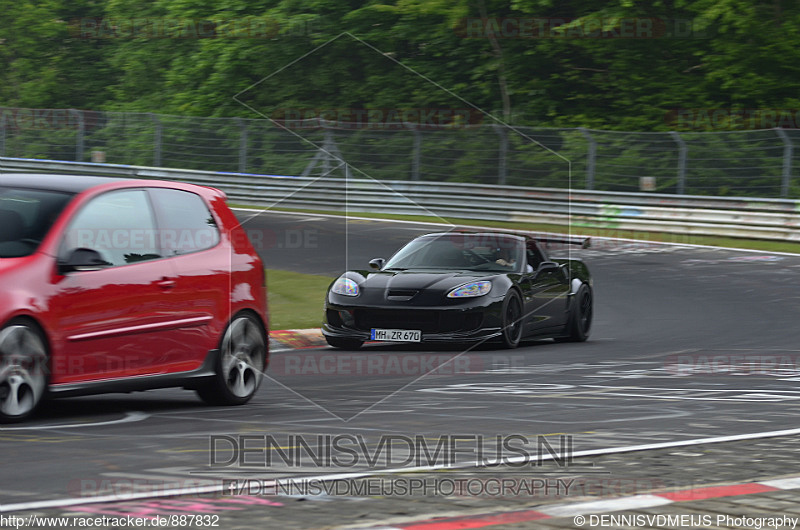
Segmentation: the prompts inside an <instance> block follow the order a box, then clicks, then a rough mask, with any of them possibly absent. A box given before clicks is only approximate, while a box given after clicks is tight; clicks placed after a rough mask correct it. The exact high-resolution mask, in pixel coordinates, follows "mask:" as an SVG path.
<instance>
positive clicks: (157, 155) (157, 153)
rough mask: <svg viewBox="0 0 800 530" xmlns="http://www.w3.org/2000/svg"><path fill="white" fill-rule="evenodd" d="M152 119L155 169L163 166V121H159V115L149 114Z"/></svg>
mask: <svg viewBox="0 0 800 530" xmlns="http://www.w3.org/2000/svg"><path fill="white" fill-rule="evenodd" d="M149 116H150V119H151V120H153V126H154V127H155V130H154V131H153V165H154V166H155V167H159V166H161V120H159V119H158V115H157V114H152V113H149Z"/></svg>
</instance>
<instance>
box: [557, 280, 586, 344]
mask: <svg viewBox="0 0 800 530" xmlns="http://www.w3.org/2000/svg"><path fill="white" fill-rule="evenodd" d="M571 304H572V307H570V311H569V318H568V319H567V324H566V325H565V326H564V336H563V337H561V338H560V342H584V341H585V340H586V339H588V338H589V333H590V332H591V330H592V314H593V313H594V300H593V298H592V290H591V289H590V288H589V286H588V285H586V284H585V283H584V284H582V285H581V286H580V287H579V288H578V292H577V293H575V295H574V296H573V297H572V300H571Z"/></svg>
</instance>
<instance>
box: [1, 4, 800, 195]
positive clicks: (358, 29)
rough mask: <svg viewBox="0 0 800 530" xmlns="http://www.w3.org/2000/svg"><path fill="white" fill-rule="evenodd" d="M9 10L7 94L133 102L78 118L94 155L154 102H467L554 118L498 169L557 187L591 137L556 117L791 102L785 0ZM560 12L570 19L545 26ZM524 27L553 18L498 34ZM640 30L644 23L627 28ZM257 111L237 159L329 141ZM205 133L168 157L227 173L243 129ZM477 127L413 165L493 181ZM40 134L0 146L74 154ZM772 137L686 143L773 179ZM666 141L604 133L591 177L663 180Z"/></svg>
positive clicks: (635, 116)
mask: <svg viewBox="0 0 800 530" xmlns="http://www.w3.org/2000/svg"><path fill="white" fill-rule="evenodd" d="M0 9H2V13H3V15H2V18H3V24H0V61H2V64H3V68H2V69H0V106H4V107H33V108H81V109H95V110H105V111H126V112H136V113H142V114H137V115H135V116H132V117H130V118H122V117H120V116H118V115H115V116H116V117H113V119H112V120H111V122H113V123H111V125H112V127H111V128H109V129H107V130H105V131H100V130H97V131H87V136H93V138H91V140H92V142H93V143H92V144H91V146H92V148H93V149H106V150H107V151H108V152H109V153H112V155H111V156H117V157H118V156H119V153H120V152H124V153H125V156H126V159H125V162H129V163H131V162H132V163H146V164H152V163H153V162H154V157H155V156H156V155H155V153H154V149H153V142H154V135H155V126H154V124H153V122H152V119H151V118H150V117H148V116H146V114H145V113H159V114H168V115H175V116H207V117H241V118H247V119H257V118H264V117H270V118H272V117H280V116H282V115H283V114H285V113H286V112H288V111H293V110H294V111H299V110H302V111H305V112H312V113H313V111H314V109H317V110H322V109H390V108H392V109H398V108H401V109H402V108H423V109H431V108H439V109H470V111H471V112H473V113H474V114H475V116H480V118H481V120H480V121H482V122H483V123H484V124H492V123H496V122H497V121H499V120H502V121H506V122H510V123H512V124H513V125H518V126H528V127H533V128H536V129H537V130H539V129H542V130H543V128H549V129H548V131H549V132H543V133H542V134H543V135H544V136H543V138H544V137H547V138H546V140H545V141H543V140H542V139H536V138H525V137H524V136H520V135H517V134H513V133H512V134H510V135H509V144H508V146H507V149H508V154H509V163H508V167H507V175H506V177H507V182H508V183H509V184H515V183H516V184H530V185H541V186H559V185H563V182H565V180H566V179H567V178H568V177H569V174H568V170H567V168H568V165H567V164H566V163H565V162H564V158H567V159H569V160H571V161H573V165H572V170H573V173H574V174H575V175H581V177H580V178H583V174H584V173H583V168H584V167H585V165H584V163H585V156H586V155H585V153H586V142H585V138H583V136H582V135H581V134H580V133H577V132H575V131H573V132H566V131H562V132H559V130H562V129H566V128H572V127H585V128H589V129H598V130H599V129H603V130H611V131H643V132H644V131H646V132H666V131H669V130H672V129H674V128H675V127H676V124H675V123H674V121H672V120H671V118H670V117H674V115H675V114H674V109H680V108H684V109H715V108H721V109H798V108H800V95H798V94H800V91H798V80H800V63H798V61H797V56H798V52H797V50H798V49H800V9H798V5H797V2H796V0H769V1H766V0H675V1H673V2H662V1H660V0H658V1H647V2H634V1H632V0H615V1H612V2H604V1H600V0H578V1H575V2H568V3H566V2H556V1H554V0H344V1H336V0H216V1H212V2H208V1H207V0H151V1H149V2H142V1H140V0H41V1H36V2H34V1H32V0H17V1H13V2H12V1H10V0H0ZM551 20H560V21H561V22H558V23H552V24H551V25H552V27H550V26H548V24H549V23H546V22H544V21H551ZM526 22H527V23H528V24H530V25H531V26H532V27H537V24H545V26H543V27H544V28H545V29H544V30H542V31H541V32H540V33H538V34H536V35H531V34H529V35H527V36H525V35H514V34H509V33H504V32H505V31H507V30H508V28H509V27H510V28H511V29H513V28H514V26H515V25H516V26H520V25H521V24H523V23H526ZM209 24H210V25H209ZM504 24H505V25H504ZM508 24H510V26H508ZM558 24H561V25H559V26H558V27H556V26H557V25H558ZM631 24H632V25H633V26H635V27H637V28H640V27H641V28H645V29H646V28H648V27H649V28H650V30H651V31H649V32H647V31H644V32H641V33H637V34H636V35H635V37H636V38H630V37H629V36H623V35H622V29H623V27H627V26H626V25H631ZM137 25H138V26H137ZM136 27H139V28H140V30H141V31H139V32H138V33H137V32H136V31H134V29H135V28H136ZM203 28H211V29H210V33H208V32H206V33H204V32H203ZM470 28H472V30H471V29H470ZM475 28H478V31H473V30H474V29H475ZM591 29H595V30H597V31H595V33H587V32H589V30H591ZM490 30H493V31H494V32H495V33H492V31H490ZM243 103H244V104H243ZM477 109H480V110H477ZM176 120H177V118H176ZM248 123H249V125H248V127H250V129H251V130H252V132H251V134H250V136H249V139H248V142H249V144H248V147H249V149H248V153H247V159H246V160H245V161H244V162H245V163H244V165H245V167H246V168H247V170H248V171H264V172H270V173H279V174H297V173H299V172H301V171H302V170H303V168H304V167H305V165H306V163H307V157H305V154H307V153H309V152H313V149H314V148H313V146H312V145H311V144H308V143H307V142H304V141H303V139H304V138H305V139H310V140H313V141H314V142H317V143H318V142H321V139H322V133H321V132H320V131H319V130H292V131H282V130H280V129H278V128H275V127H272V126H270V125H266V126H265V125H263V124H258V123H255V122H249V121H248ZM198 127H199V129H198V130H197V131H195V132H194V133H191V132H189V133H187V132H185V131H183V130H179V129H177V128H176V129H175V130H174V133H172V135H171V136H170V138H171V143H172V144H173V145H171V146H170V149H171V151H170V150H168V151H169V152H165V153H164V157H163V159H162V163H163V164H164V165H169V166H175V167H178V166H180V165H181V164H188V165H189V166H190V165H191V164H190V163H187V162H186V160H187V159H191V158H192V156H191V153H189V152H187V151H186V149H188V148H189V146H194V147H197V146H198V145H199V146H200V147H201V148H202V149H203V150H204V152H206V153H211V154H215V156H218V163H213V164H211V165H210V166H208V167H205V169H217V168H219V169H224V170H235V169H236V168H237V167H238V166H239V158H238V157H239V153H238V149H239V143H238V142H239V139H240V130H239V128H238V126H236V125H234V124H222V122H220V124H216V123H214V122H208V123H206V122H203V125H202V126H200V125H198ZM262 129H263V130H262ZM266 129H270V130H266ZM169 130H170V129H169V124H166V125H165V129H164V133H165V134H167V133H168V132H169ZM709 130H714V124H712V123H710V122H708V123H699V122H698V123H696V124H694V125H693V126H692V127H690V128H689V130H683V131H682V132H686V133H696V132H703V131H709ZM258 131H261V133H263V134H256V132H258ZM477 131H478V129H458V130H455V129H454V130H453V131H451V133H452V134H449V135H448V137H447V138H444V137H443V135H441V136H435V135H430V134H427V133H423V134H424V135H425V142H424V143H423V145H422V151H421V153H420V154H421V160H422V165H421V167H420V178H423V179H441V180H468V181H474V182H494V181H495V180H494V179H495V178H496V177H497V176H498V175H497V173H498V168H497V163H496V162H497V159H498V157H499V154H498V149H499V138H498V135H497V134H495V132H494V131H493V130H492V129H489V128H484V129H481V130H480V132H477ZM41 134H43V133H41V131H40V132H37V131H24V134H22V133H20V134H16V135H15V136H14V137H13V138H11V137H9V138H8V140H7V142H6V145H5V147H4V148H5V151H6V153H7V154H13V153H23V154H24V156H47V157H57V156H64V157H65V158H73V156H74V149H73V150H72V154H71V155H69V156H68V154H67V153H68V152H69V151H70V149H71V147H69V146H70V144H71V143H72V141H73V140H74V136H75V132H74V131H66V130H65V131H54V132H52V134H53V135H54V136H53V137H52V138H51V140H52V141H51V142H50V143H54V144H63V146H64V147H63V149H61V148H52V147H51V148H46V147H42V146H43V145H44V144H45V143H46V142H40V136H41ZM769 136H770V135H769V134H767V135H766V136H765V137H764V138H761V137H757V138H756V143H755V144H754V145H753V146H751V147H752V150H751V151H747V146H744V145H738V144H737V145H733V144H731V143H730V142H727V141H726V140H725V139H723V138H717V139H711V138H709V139H708V140H707V141H706V140H702V142H705V144H704V146H703V147H701V148H699V151H698V152H695V153H690V156H692V157H694V159H695V160H696V159H697V158H700V159H703V160H705V159H708V162H707V163H706V164H705V165H704V164H703V163H701V164H700V165H697V164H695V165H694V166H692V167H694V168H695V173H694V174H690V175H688V176H689V177H690V180H692V181H694V182H699V185H698V186H699V187H695V188H693V189H692V191H693V192H698V193H732V194H737V193H742V189H743V186H742V179H743V178H747V177H746V171H747V168H751V169H752V168H755V172H756V174H757V175H759V176H758V177H757V179H756V180H757V181H754V182H753V184H754V185H756V186H760V187H763V189H765V190H767V189H769V190H770V191H768V192H767V191H765V193H769V194H774V193H776V191H775V189H776V188H775V182H776V179H779V177H780V168H777V169H776V167H774V165H775V164H774V162H770V163H769V164H767V165H765V163H763V162H756V161H754V160H753V159H752V157H750V156H749V155H748V153H758V154H765V153H769V155H770V156H773V157H775V156H779V155H777V154H776V153H775V152H773V151H770V149H771V148H770V147H769V146H768V144H769V142H770V139H769V138H768V137H769ZM663 138H664V137H662V136H656V137H653V140H652V142H651V141H650V140H647V141H644V140H642V141H636V142H629V140H628V139H626V138H623V137H620V138H616V139H613V138H611V137H608V138H605V137H604V140H607V141H606V142H605V143H601V144H600V145H599V146H598V153H597V156H598V162H599V161H600V160H601V159H602V160H603V161H604V162H607V165H606V167H607V168H616V169H608V170H607V171H606V173H603V172H598V174H597V175H596V181H597V184H598V187H600V188H603V189H619V190H624V189H632V188H635V187H636V182H635V179H636V178H637V177H638V176H641V175H642V174H643V173H644V174H648V175H653V176H657V177H658V178H659V189H660V190H662V191H672V190H674V185H675V167H676V160H675V157H674V153H673V154H670V155H669V156H665V157H664V158H663V159H658V158H653V157H650V158H648V156H649V155H651V154H652V153H653V152H654V150H655V149H657V148H658V147H660V146H666V145H668V144H669V143H670V141H669V140H664V139H663ZM697 138H698V141H700V140H699V137H697ZM15 142H16V143H15ZM337 142H338V145H339V148H340V150H341V152H342V153H343V154H344V155H345V157H346V158H350V159H357V160H358V162H359V164H360V166H359V168H360V169H362V170H363V171H365V172H368V173H369V174H371V175H373V176H376V177H380V178H391V176H392V175H404V174H408V173H409V171H410V169H409V164H410V161H409V160H410V158H411V155H412V153H413V150H414V141H413V134H412V133H410V132H407V131H406V132H400V131H394V130H392V131H384V132H380V133H379V132H374V131H364V132H354V133H350V134H340V135H338V136H337ZM539 142H542V143H544V144H545V145H546V146H548V147H549V148H550V149H553V150H554V151H556V152H558V154H559V155H560V157H559V156H555V155H554V154H553V153H551V152H549V151H548V150H547V149H543V148H542V147H541V146H540V145H538V144H539ZM548 142H554V144H553V146H550V144H548ZM648 142H650V143H648ZM653 142H655V143H653ZM659 142H661V143H659ZM759 142H761V143H759ZM40 144H41V145H40ZM88 146H89V143H88V140H87V150H88V149H89V147H88ZM715 149H724V150H726V152H728V153H733V154H735V155H737V156H740V158H741V164H740V165H741V166H742V170H741V172H737V171H733V172H727V170H726V171H725V174H722V173H723V171H722V170H721V169H720V166H719V165H715V164H714V161H713V159H714V156H712V155H713V152H714V150H715ZM61 151H64V153H61ZM381 151H383V152H391V153H392V154H393V155H395V156H393V157H392V158H388V157H382V156H381V154H380V152H381ZM797 152H800V149H795V153H797ZM293 153H294V154H293ZM298 153H304V154H303V155H302V156H299V155H298ZM398 154H399V155H402V156H396V155H398ZM406 155H407V156H408V158H406ZM20 156H22V155H20ZM726 156H727V155H726ZM795 156H796V157H797V156H798V155H795ZM170 157H171V158H170ZM83 158H84V159H87V158H88V152H87V153H86V154H84V156H83ZM729 158H731V159H734V158H736V157H735V156H731V157H729ZM645 160H647V161H646V162H645ZM109 161H111V160H109ZM120 161H121V160H120ZM762 166H763V167H762ZM762 177H763V178H762ZM704 179H705V181H704ZM796 187H797V186H796V185H795V183H794V182H792V183H791V189H792V190H793V193H794V192H795V191H796V190H795V188H796ZM687 191H688V190H687Z"/></svg>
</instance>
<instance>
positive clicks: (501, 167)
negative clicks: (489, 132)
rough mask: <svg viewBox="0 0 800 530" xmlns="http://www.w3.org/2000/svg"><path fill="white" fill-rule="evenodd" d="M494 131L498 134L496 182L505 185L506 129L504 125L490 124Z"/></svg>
mask: <svg viewBox="0 0 800 530" xmlns="http://www.w3.org/2000/svg"><path fill="white" fill-rule="evenodd" d="M492 127H493V128H494V131H495V132H496V133H497V134H498V135H500V149H499V151H498V153H497V156H498V161H497V184H498V185H500V186H505V185H506V179H507V177H508V129H507V128H506V126H505V125H497V124H492Z"/></svg>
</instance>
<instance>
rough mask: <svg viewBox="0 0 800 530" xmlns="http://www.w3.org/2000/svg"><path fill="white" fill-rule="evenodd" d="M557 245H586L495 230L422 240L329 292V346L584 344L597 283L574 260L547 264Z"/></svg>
mask: <svg viewBox="0 0 800 530" xmlns="http://www.w3.org/2000/svg"><path fill="white" fill-rule="evenodd" d="M552 244H561V245H563V244H580V245H582V246H583V247H587V246H588V245H589V239H581V240H576V239H569V238H558V237H555V238H552V237H547V238H534V237H531V236H520V235H512V234H506V233H499V232H480V233H468V232H447V233H435V234H427V235H424V236H420V237H418V238H416V239H414V240H412V241H411V242H409V243H408V244H406V245H405V246H404V247H402V248H401V249H400V250H398V251H397V252H396V253H395V254H394V255H393V256H392V257H391V258H389V260H388V261H386V260H384V259H382V258H376V259H373V260H372V261H370V262H369V264H370V267H371V268H372V270H357V271H347V272H345V273H344V274H342V275H341V276H340V277H339V278H338V279H336V280H335V281H334V282H333V283H332V284H331V286H330V287H329V288H328V293H327V295H326V299H325V322H324V324H323V327H322V333H323V334H324V335H325V339H326V340H327V341H328V344H330V345H331V346H334V347H337V348H343V349H356V348H359V347H361V345H362V344H363V343H364V342H366V341H389V342H436V341H446V342H472V341H483V340H487V339H499V340H501V341H502V343H503V344H504V345H505V347H507V348H515V347H517V345H519V342H520V340H522V339H524V338H527V337H534V336H535V337H552V338H555V339H556V340H565V341H584V340H586V339H587V338H588V336H589V330H590V327H591V323H592V280H591V276H590V274H589V270H588V268H587V267H586V265H585V264H584V263H583V262H582V261H581V260H578V259H559V258H549V257H548V255H547V253H546V247H547V246H549V245H552Z"/></svg>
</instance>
